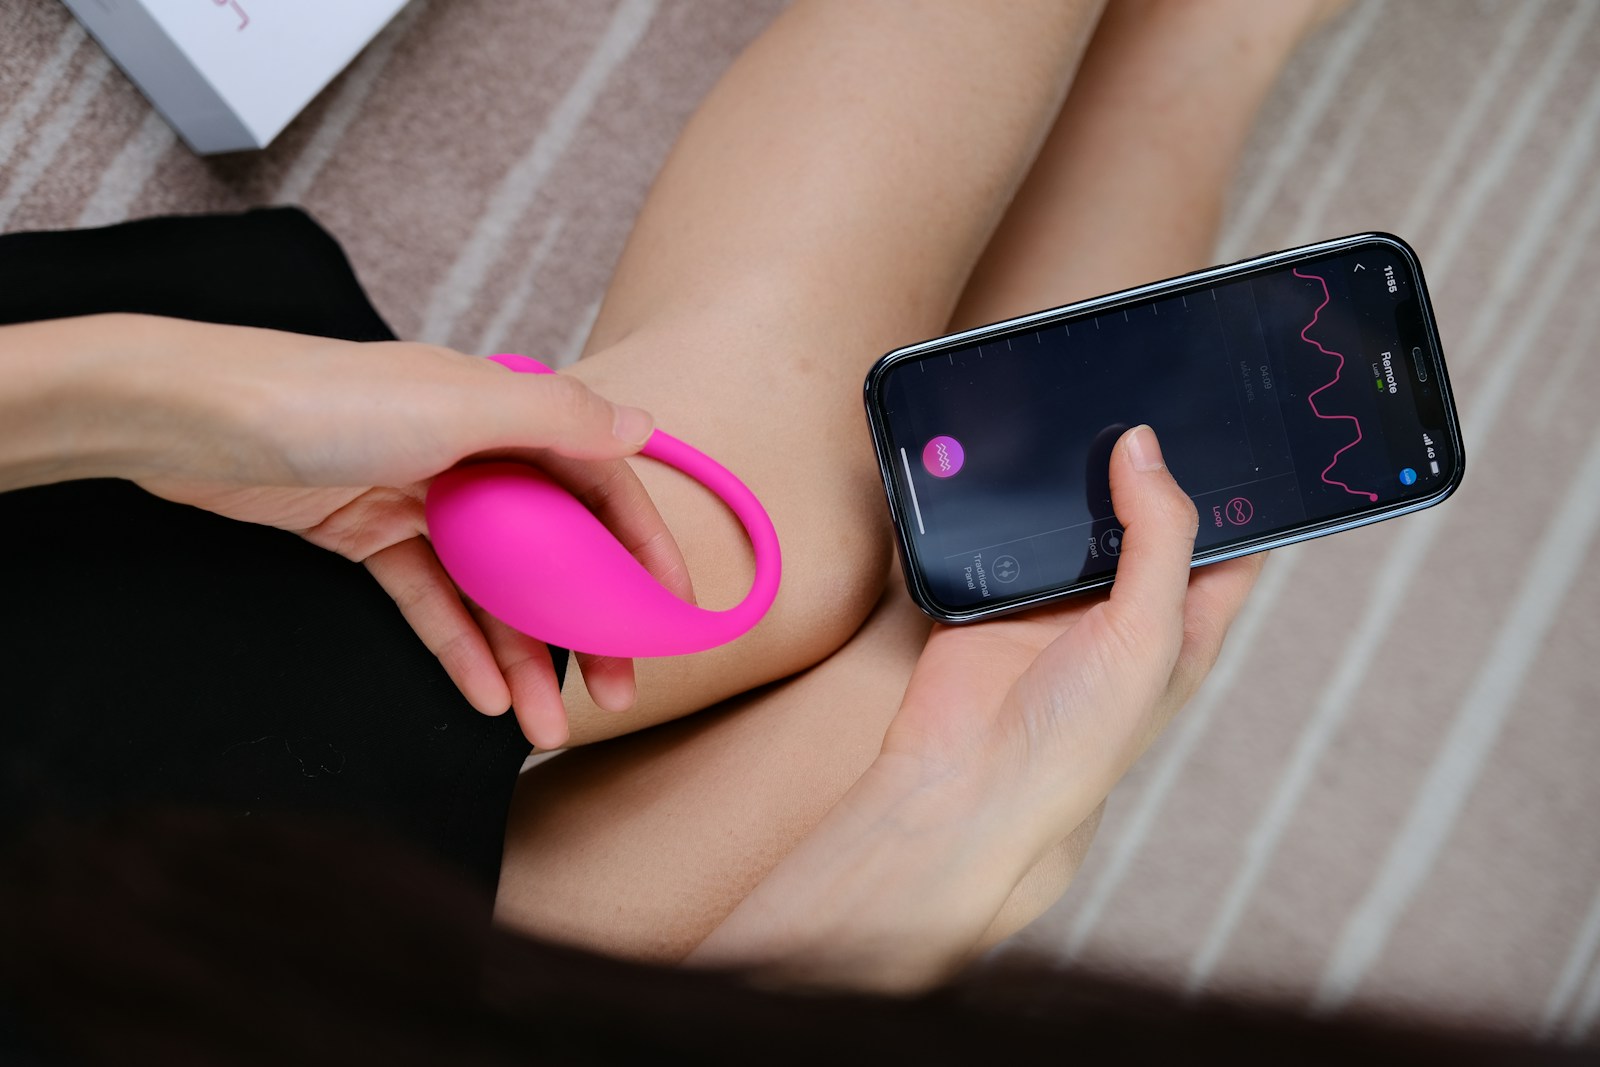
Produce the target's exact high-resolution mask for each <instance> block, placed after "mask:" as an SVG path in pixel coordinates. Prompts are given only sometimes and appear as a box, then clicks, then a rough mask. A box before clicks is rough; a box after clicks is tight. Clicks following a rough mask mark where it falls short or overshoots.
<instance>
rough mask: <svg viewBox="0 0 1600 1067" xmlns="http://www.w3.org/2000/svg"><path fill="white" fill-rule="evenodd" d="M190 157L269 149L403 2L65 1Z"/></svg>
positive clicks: (305, 0)
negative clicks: (189, 151)
mask: <svg viewBox="0 0 1600 1067" xmlns="http://www.w3.org/2000/svg"><path fill="white" fill-rule="evenodd" d="M64 2H65V3H66V5H67V7H68V8H70V9H71V10H72V13H73V14H74V15H76V16H77V17H78V20H79V21H80V22H82V23H83V25H84V26H85V28H87V29H88V31H89V33H90V34H91V35H93V36H94V38H95V40H97V41H99V42H100V44H101V46H102V47H103V48H105V50H106V51H107V52H108V53H109V54H110V55H111V58H112V59H114V60H116V62H117V65H118V66H120V67H121V68H122V69H123V70H124V71H126V72H127V74H128V77H130V78H132V79H133V81H134V83H135V84H136V85H138V86H139V88H140V89H141V90H143V92H144V95H145V96H147V97H149V98H150V102H151V103H152V104H154V105H155V107H156V110H157V111H159V112H161V114H162V116H163V117H164V118H165V119H166V120H167V121H168V122H170V123H171V124H172V127H173V129H175V130H177V131H178V134H179V136H181V137H182V138H183V139H184V141H185V142H187V143H188V145H189V147H190V148H193V149H194V150H195V151H196V152H199V153H202V154H207V153H212V152H236V151H239V150H240V149H247V148H265V147H266V146H267V145H268V144H270V143H271V142H272V139H273V138H274V137H276V136H277V135H278V134H279V133H280V132H281V131H282V130H283V128H284V127H285V126H287V125H289V121H290V120H291V119H293V118H294V117H295V116H296V115H298V114H299V113H300V111H301V109H302V108H304V107H305V106H306V105H307V104H308V103H310V102H311V98H312V97H314V96H316V95H317V93H319V92H321V91H322V87H323V86H325V85H327V84H328V82H330V81H332V80H333V77H334V75H336V74H338V73H339V72H340V71H341V70H343V69H344V68H345V66H346V65H347V64H348V63H349V62H350V60H351V59H353V58H355V55H356V53H357V52H359V51H361V49H362V48H363V47H365V46H366V44H367V42H368V41H370V40H372V38H373V37H374V36H375V35H376V34H377V32H378V31H379V30H381V29H383V27H384V26H385V25H386V24H387V23H388V22H389V20H390V19H392V18H393V17H394V16H395V13H396V12H398V11H399V10H400V9H401V8H402V7H404V6H405V4H406V0H64Z"/></svg>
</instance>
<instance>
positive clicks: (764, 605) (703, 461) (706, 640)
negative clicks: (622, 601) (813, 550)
mask: <svg viewBox="0 0 1600 1067" xmlns="http://www.w3.org/2000/svg"><path fill="white" fill-rule="evenodd" d="M489 358H490V359H492V360H494V361H495V362H496V363H499V364H500V365H501V366H503V367H508V368H510V369H511V370H514V371H518V372H520V373H524V374H554V373H555V371H554V370H552V369H551V368H550V367H548V366H546V365H545V364H543V363H541V362H540V361H538V360H536V359H534V358H532V357H531V356H524V355H519V354H516V353H511V352H503V353H500V354H498V355H494V356H490V357H489ZM639 454H640V455H642V456H648V457H650V458H651V459H654V460H658V461H659V462H662V463H665V464H667V465H668V466H670V467H676V468H677V469H678V470H680V471H682V472H683V473H685V474H687V475H688V476H689V477H691V478H693V479H695V480H696V481H698V482H699V483H700V484H702V485H704V486H705V487H706V488H707V489H710V490H711V491H712V492H713V493H715V494H716V495H717V496H718V497H720V498H721V499H722V502H723V503H724V504H726V505H728V508H729V509H730V510H731V511H732V512H733V513H734V515H735V516H736V517H737V518H738V520H739V522H740V524H741V525H742V526H743V527H744V531H745V534H746V535H747V536H748V537H749V538H750V547H751V549H752V551H753V552H754V554H755V569H756V574H755V579H754V581H752V582H751V583H750V591H749V592H748V593H746V594H745V597H744V599H743V600H741V601H739V603H737V604H735V605H734V606H733V607H731V608H727V609H725V610H722V611H712V610H709V609H704V608H702V609H698V610H700V611H701V612H702V615H701V616H699V617H697V618H698V619H699V621H700V622H701V624H702V625H704V627H705V629H704V631H703V632H702V638H703V647H705V648H711V647H714V646H716V645H720V644H725V643H726V642H728V641H731V640H733V639H734V638H735V637H738V636H739V635H740V634H743V633H744V632H746V631H747V630H749V629H750V628H751V627H753V626H755V624H756V623H758V622H760V621H761V619H762V617H763V616H765V615H766V613H767V610H768V609H769V608H771V607H772V602H773V601H774V600H775V599H777V596H778V586H779V584H780V582H781V579H782V574H783V559H782V551H781V549H780V547H779V545H778V531H777V530H776V529H774V528H773V525H772V519H771V517H769V516H768V515H767V510H766V508H764V507H762V506H761V501H760V500H758V499H757V498H756V495H755V494H754V493H752V492H751V491H750V489H749V487H748V486H746V485H745V484H744V483H743V482H742V481H740V480H739V479H738V478H737V477H736V476H735V475H734V474H733V472H731V471H729V470H728V469H727V468H726V467H724V466H723V465H722V464H720V463H718V462H717V461H716V460H714V459H712V458H711V457H710V456H708V455H706V454H705V453H704V452H701V451H700V450H699V449H697V448H695V447H694V446H692V445H689V444H687V443H685V442H683V441H680V440H678V439H677V438H676V437H673V436H672V435H671V434H669V433H666V432H664V431H662V430H656V431H655V432H654V433H652V434H651V435H650V438H649V440H647V441H646V442H645V444H644V447H643V448H641V449H640V450H639Z"/></svg>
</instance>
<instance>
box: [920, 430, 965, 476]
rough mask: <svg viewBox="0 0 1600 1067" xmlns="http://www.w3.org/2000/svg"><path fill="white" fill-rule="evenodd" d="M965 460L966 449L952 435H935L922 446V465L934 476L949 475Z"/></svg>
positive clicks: (957, 469) (958, 468)
mask: <svg viewBox="0 0 1600 1067" xmlns="http://www.w3.org/2000/svg"><path fill="white" fill-rule="evenodd" d="M966 460H967V453H966V450H965V449H963V448H962V447H961V442H960V441H957V440H956V439H955V438H954V437H935V438H934V439H933V440H931V441H929V442H928V443H927V444H926V445H924V446H923V448H922V465H923V466H924V467H927V468H928V473H929V474H931V475H933V476H934V477H935V478H948V477H950V476H951V475H953V474H955V473H956V472H957V471H959V470H960V469H961V464H963V463H965V462H966Z"/></svg>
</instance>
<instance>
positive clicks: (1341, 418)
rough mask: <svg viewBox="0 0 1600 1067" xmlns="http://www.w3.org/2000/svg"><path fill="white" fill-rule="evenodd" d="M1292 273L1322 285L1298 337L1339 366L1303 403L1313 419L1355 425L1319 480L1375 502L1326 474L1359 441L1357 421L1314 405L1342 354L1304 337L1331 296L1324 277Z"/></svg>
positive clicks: (1329, 384) (1333, 381) (1331, 383)
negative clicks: (1318, 300) (1326, 412)
mask: <svg viewBox="0 0 1600 1067" xmlns="http://www.w3.org/2000/svg"><path fill="white" fill-rule="evenodd" d="M1293 273H1294V276H1295V277H1296V278H1305V279H1306V280H1307V281H1314V282H1316V283H1317V284H1318V285H1320V286H1322V303H1320V304H1318V305H1317V310H1315V311H1313V312H1312V313H1311V321H1310V322H1308V323H1306V327H1305V329H1303V330H1301V331H1300V340H1302V341H1304V342H1305V343H1306V344H1308V345H1312V346H1313V347H1315V348H1316V350H1317V351H1318V352H1321V353H1322V354H1323V355H1325V356H1332V357H1333V358H1334V359H1337V360H1338V361H1339V366H1338V367H1336V368H1335V369H1334V372H1333V378H1332V379H1331V380H1329V381H1328V382H1327V384H1325V385H1320V386H1318V387H1317V388H1315V389H1313V390H1312V391H1311V393H1310V395H1309V396H1307V397H1306V402H1307V403H1309V404H1310V405H1311V413H1312V414H1313V415H1315V416H1316V417H1317V418H1319V419H1326V420H1327V421H1329V422H1339V421H1348V422H1349V423H1350V424H1351V425H1352V426H1354V427H1355V430H1356V437H1355V440H1354V441H1351V442H1350V443H1349V444H1347V445H1345V446H1344V447H1343V448H1341V449H1339V451H1337V452H1335V453H1334V454H1333V459H1332V460H1331V461H1330V462H1329V463H1328V465H1327V466H1326V467H1324V468H1322V481H1323V483H1324V484H1326V485H1334V486H1338V487H1339V488H1340V489H1343V490H1344V491H1345V492H1347V493H1349V494H1350V495H1351V496H1363V497H1366V498H1367V499H1368V500H1372V501H1376V500H1377V499H1378V494H1377V493H1369V492H1366V491H1365V490H1362V489H1352V488H1350V486H1349V485H1347V484H1345V483H1344V482H1341V481H1339V480H1338V479H1337V478H1330V477H1328V473H1329V472H1330V471H1332V470H1333V468H1335V467H1337V466H1338V465H1339V457H1340V456H1342V455H1344V454H1345V453H1346V452H1348V451H1349V450H1350V449H1352V448H1354V447H1355V446H1356V445H1359V444H1360V443H1361V420H1360V419H1358V418H1356V417H1355V416H1354V415H1324V414H1323V413H1322V411H1321V410H1320V409H1319V408H1318V407H1317V394H1318V393H1320V392H1322V391H1323V390H1324V389H1328V388H1331V387H1332V386H1334V385H1335V384H1337V383H1338V381H1339V376H1340V375H1341V374H1343V373H1344V356H1343V355H1341V354H1340V353H1338V352H1333V351H1330V350H1329V349H1326V348H1324V347H1322V344H1321V342H1319V341H1316V340H1314V339H1313V338H1311V337H1308V336H1306V335H1307V334H1309V333H1310V332H1311V328H1312V327H1313V326H1315V325H1316V324H1317V319H1318V317H1320V316H1321V315H1322V309H1323V308H1325V307H1327V306H1328V302H1329V300H1331V299H1332V298H1331V297H1330V296H1329V295H1328V281H1327V279H1326V278H1323V277H1321V276H1320V275H1316V274H1306V273H1303V272H1302V271H1301V270H1300V269H1299V268H1298V267H1296V268H1294V270H1293Z"/></svg>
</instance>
